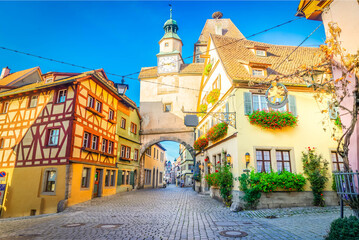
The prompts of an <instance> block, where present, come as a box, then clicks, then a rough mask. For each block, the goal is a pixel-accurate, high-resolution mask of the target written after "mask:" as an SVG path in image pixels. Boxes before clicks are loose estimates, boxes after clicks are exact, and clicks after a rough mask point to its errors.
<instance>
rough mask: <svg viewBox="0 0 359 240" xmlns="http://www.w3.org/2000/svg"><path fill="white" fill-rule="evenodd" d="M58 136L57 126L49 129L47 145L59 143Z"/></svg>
mask: <svg viewBox="0 0 359 240" xmlns="http://www.w3.org/2000/svg"><path fill="white" fill-rule="evenodd" d="M59 137H60V129H58V128H53V129H50V132H49V141H48V142H47V145H48V146H57V145H58V144H59Z"/></svg>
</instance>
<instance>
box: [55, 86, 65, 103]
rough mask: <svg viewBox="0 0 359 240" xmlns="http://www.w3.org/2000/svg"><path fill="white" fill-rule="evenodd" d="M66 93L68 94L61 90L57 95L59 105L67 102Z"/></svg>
mask: <svg viewBox="0 0 359 240" xmlns="http://www.w3.org/2000/svg"><path fill="white" fill-rule="evenodd" d="M66 93H67V90H66V89H63V90H60V91H59V93H58V94H57V101H56V102H57V103H63V102H65V101H66Z"/></svg>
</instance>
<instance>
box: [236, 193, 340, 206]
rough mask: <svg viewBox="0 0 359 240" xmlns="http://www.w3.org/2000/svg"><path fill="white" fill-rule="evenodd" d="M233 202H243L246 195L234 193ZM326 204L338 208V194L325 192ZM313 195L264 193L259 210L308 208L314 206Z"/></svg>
mask: <svg viewBox="0 0 359 240" xmlns="http://www.w3.org/2000/svg"><path fill="white" fill-rule="evenodd" d="M232 194H233V202H239V203H240V205H241V206H242V205H243V202H242V201H241V200H240V199H239V197H240V196H243V195H244V193H243V192H241V191H236V190H234V191H232ZM324 198H325V203H326V205H327V206H336V205H338V204H339V198H338V196H337V194H336V192H332V191H326V192H324ZM312 202H313V193H312V192H310V191H305V192H273V193H262V196H261V198H260V200H259V204H258V207H257V208H258V209H262V208H287V207H307V206H313V204H312Z"/></svg>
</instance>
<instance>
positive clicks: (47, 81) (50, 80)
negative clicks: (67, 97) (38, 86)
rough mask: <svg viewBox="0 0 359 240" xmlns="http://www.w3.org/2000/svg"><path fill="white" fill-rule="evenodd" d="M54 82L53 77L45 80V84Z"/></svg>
mask: <svg viewBox="0 0 359 240" xmlns="http://www.w3.org/2000/svg"><path fill="white" fill-rule="evenodd" d="M53 81H54V78H53V77H48V78H46V79H45V83H52V82H53Z"/></svg>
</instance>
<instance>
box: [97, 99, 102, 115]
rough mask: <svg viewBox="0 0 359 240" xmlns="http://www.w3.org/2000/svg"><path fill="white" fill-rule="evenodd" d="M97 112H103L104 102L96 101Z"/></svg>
mask: <svg viewBox="0 0 359 240" xmlns="http://www.w3.org/2000/svg"><path fill="white" fill-rule="evenodd" d="M96 111H97V112H99V113H101V112H102V102H101V101H99V100H96Z"/></svg>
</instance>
